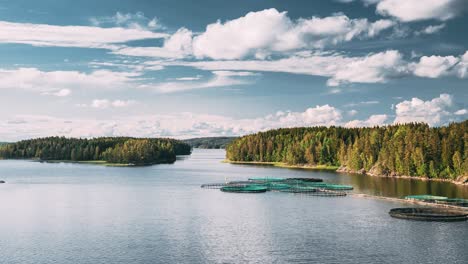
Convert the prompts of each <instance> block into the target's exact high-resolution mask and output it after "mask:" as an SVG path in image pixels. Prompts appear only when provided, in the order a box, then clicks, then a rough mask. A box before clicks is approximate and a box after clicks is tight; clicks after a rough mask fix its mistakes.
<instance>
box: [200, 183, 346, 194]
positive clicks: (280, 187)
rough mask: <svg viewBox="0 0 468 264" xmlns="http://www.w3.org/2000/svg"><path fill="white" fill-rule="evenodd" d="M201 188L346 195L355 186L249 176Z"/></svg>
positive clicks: (246, 191) (204, 185) (224, 190)
mask: <svg viewBox="0 0 468 264" xmlns="http://www.w3.org/2000/svg"><path fill="white" fill-rule="evenodd" d="M201 188H204V189H220V190H221V191H222V192H232V193H262V192H267V191H278V192H286V193H304V194H308V195H313V196H326V197H340V196H346V191H350V190H353V186H349V185H340V184H331V183H325V182H323V180H322V179H316V178H249V180H248V181H230V182H226V183H209V184H203V185H201Z"/></svg>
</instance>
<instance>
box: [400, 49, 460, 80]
mask: <svg viewBox="0 0 468 264" xmlns="http://www.w3.org/2000/svg"><path fill="white" fill-rule="evenodd" d="M409 68H410V69H411V70H412V71H413V73H414V75H416V76H419V77H427V78H438V77H442V76H447V75H456V76H458V77H459V78H464V77H465V76H466V71H467V68H468V51H467V52H465V54H464V55H462V56H460V57H454V56H435V55H433V56H423V57H421V58H420V60H419V62H417V63H411V64H410V65H409Z"/></svg>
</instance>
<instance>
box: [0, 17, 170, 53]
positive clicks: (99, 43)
mask: <svg viewBox="0 0 468 264" xmlns="http://www.w3.org/2000/svg"><path fill="white" fill-rule="evenodd" d="M167 36H168V35H167V34H165V33H156V32H151V31H148V30H144V29H139V28H121V27H115V28H101V27H89V26H56V25H47V24H31V23H12V22H6V21H0V43H20V44H29V45H34V46H54V47H82V48H105V49H115V48H116V45H115V44H117V43H124V42H128V41H134V40H141V39H157V38H165V37H167Z"/></svg>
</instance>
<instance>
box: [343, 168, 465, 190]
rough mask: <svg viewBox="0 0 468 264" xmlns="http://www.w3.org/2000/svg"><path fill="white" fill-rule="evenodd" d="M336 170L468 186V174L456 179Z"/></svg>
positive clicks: (345, 170)
mask: <svg viewBox="0 0 468 264" xmlns="http://www.w3.org/2000/svg"><path fill="white" fill-rule="evenodd" d="M336 172H340V173H354V174H364V175H368V176H375V177H386V178H400V179H412V180H413V179H414V180H421V181H440V182H450V183H453V184H457V185H463V186H468V176H459V177H458V178H456V179H440V178H429V177H418V176H406V175H398V174H396V173H389V174H387V175H383V174H378V173H374V172H373V170H372V169H371V170H370V171H366V170H365V169H360V170H352V169H349V168H347V167H345V166H342V167H339V168H338V169H337V170H336Z"/></svg>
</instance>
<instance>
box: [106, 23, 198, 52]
mask: <svg viewBox="0 0 468 264" xmlns="http://www.w3.org/2000/svg"><path fill="white" fill-rule="evenodd" d="M112 53H114V54H119V55H127V56H140V57H159V58H175V59H181V58H184V57H187V56H189V55H191V54H192V31H190V30H188V29H186V28H181V29H179V30H177V32H175V33H174V34H172V35H171V36H170V37H169V38H167V39H166V40H165V41H164V45H163V46H162V47H120V48H115V49H114V50H113V51H112Z"/></svg>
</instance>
